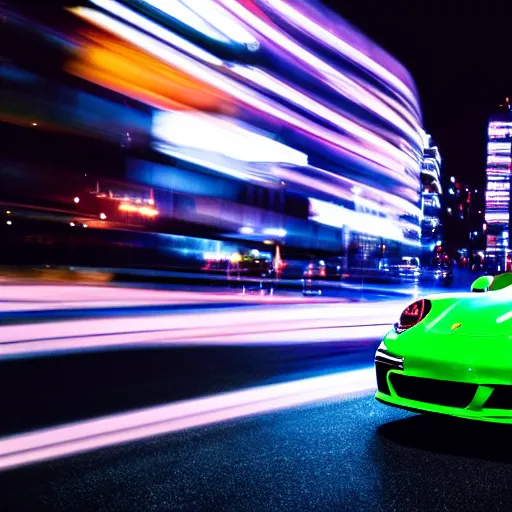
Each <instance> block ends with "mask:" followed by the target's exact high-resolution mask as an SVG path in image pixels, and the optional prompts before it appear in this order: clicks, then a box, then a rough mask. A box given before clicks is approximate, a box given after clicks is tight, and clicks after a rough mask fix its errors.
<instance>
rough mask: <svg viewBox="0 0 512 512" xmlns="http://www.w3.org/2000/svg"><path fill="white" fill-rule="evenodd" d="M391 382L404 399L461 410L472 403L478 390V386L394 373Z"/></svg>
mask: <svg viewBox="0 0 512 512" xmlns="http://www.w3.org/2000/svg"><path fill="white" fill-rule="evenodd" d="M390 382H391V385H392V386H393V388H394V390H395V392H396V394H397V395H398V396H400V397H402V398H407V399H408V400H416V401H419V402H427V403H430V404H436V405H445V406H449V407H460V408H464V407H467V406H468V405H469V404H470V403H471V400H473V397H474V396H475V393H476V390H477V388H478V386H477V385H476V384H466V383H462V382H451V381H446V380H437V379H426V378H423V377H410V376H407V375H401V374H399V373H392V374H391V375H390Z"/></svg>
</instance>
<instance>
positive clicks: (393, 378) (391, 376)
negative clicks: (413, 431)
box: [375, 348, 512, 423]
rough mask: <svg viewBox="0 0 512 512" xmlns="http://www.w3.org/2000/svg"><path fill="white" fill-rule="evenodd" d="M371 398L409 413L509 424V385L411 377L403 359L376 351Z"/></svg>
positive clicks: (511, 401)
mask: <svg viewBox="0 0 512 512" xmlns="http://www.w3.org/2000/svg"><path fill="white" fill-rule="evenodd" d="M375 368H376V374H377V388H378V389H377V392H376V394H375V398H376V399H377V400H378V401H380V402H382V403H384V404H387V405H391V406H394V407H399V408H402V409H406V410H409V411H413V412H420V413H421V412H428V413H437V414H445V415H449V416H454V417H458V418H464V419H472V420H480V421H488V422H495V423H512V385H503V384H478V383H472V382H456V381H451V380H440V379H435V378H427V377H426V376H421V377H418V376H415V375H412V374H410V373H409V372H407V365H405V369H404V359H403V358H400V357H397V356H395V355H393V354H390V353H389V352H387V351H386V350H382V349H381V348H379V350H378V351H377V353H376V355H375Z"/></svg>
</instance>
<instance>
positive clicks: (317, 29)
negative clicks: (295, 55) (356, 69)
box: [262, 0, 419, 127]
mask: <svg viewBox="0 0 512 512" xmlns="http://www.w3.org/2000/svg"><path fill="white" fill-rule="evenodd" d="M262 1H263V2H264V3H265V5H267V6H268V7H269V8H271V9H272V10H275V11H277V12H280V13H282V14H283V15H284V16H287V17H289V18H290V19H291V20H293V22H295V23H297V24H298V25H299V26H301V27H302V28H305V29H307V30H308V31H309V32H311V33H312V34H314V35H315V37H317V39H318V40H319V41H320V42H322V43H323V44H327V45H329V46H331V47H333V48H335V49H336V50H338V51H339V52H340V53H342V54H343V55H345V56H346V57H348V58H349V59H351V60H352V61H353V62H355V63H357V64H361V65H363V66H366V67H367V68H368V69H371V70H372V71H373V72H374V73H375V74H376V75H378V76H380V77H381V78H382V79H384V80H385V81H386V82H388V83H389V84H390V85H393V86H395V87H396V88H397V89H399V90H400V92H401V93H402V94H403V95H404V96H406V97H407V99H408V100H409V101H410V102H411V104H412V105H414V106H415V107H416V109H417V110H418V111H419V105H418V101H417V99H416V97H415V95H414V94H413V93H412V92H411V90H410V88H409V87H407V86H406V85H405V84H404V83H403V82H402V81H401V80H400V79H399V78H397V77H396V76H395V75H393V74H392V73H390V72H389V71H388V70H387V69H386V68H384V67H383V66H381V65H380V64H379V63H378V62H375V61H374V60H373V59H371V58H370V57H368V56H367V55H365V54H364V53H363V52H361V51H360V50H358V49H357V48H354V47H353V46H351V45H350V44H348V43H347V42H346V41H344V40H343V39H341V38H340V37H336V35H334V34H333V33H332V32H331V31H329V30H326V29H325V28H324V27H321V26H320V25H318V24H317V23H315V22H314V21H313V20H311V19H309V18H308V17H306V16H305V15H304V14H302V13H300V12H299V11H297V10H296V9H294V8H293V7H291V6H290V5H288V4H287V3H286V2H283V1H282V0H262ZM418 127H419V125H418Z"/></svg>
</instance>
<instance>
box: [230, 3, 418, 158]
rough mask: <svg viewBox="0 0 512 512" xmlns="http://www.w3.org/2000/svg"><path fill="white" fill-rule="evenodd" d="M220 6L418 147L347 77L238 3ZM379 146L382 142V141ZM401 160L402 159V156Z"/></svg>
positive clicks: (398, 123) (402, 126) (404, 126)
mask: <svg viewBox="0 0 512 512" xmlns="http://www.w3.org/2000/svg"><path fill="white" fill-rule="evenodd" d="M220 2H221V3H223V4H224V5H226V7H228V8H229V9H231V10H232V11H233V12H234V13H236V14H237V15H238V16H239V17H240V19H243V20H246V21H247V22H248V23H250V24H251V26H253V27H255V28H256V29H257V30H258V31H259V32H261V33H262V34H264V35H265V37H267V38H268V39H269V40H271V41H273V42H274V43H276V44H279V45H280V46H281V47H282V48H284V49H286V50H287V51H289V52H290V53H291V54H292V55H293V56H295V57H297V58H299V59H301V60H302V61H303V62H304V64H306V65H308V66H311V67H312V68H313V69H315V70H316V71H321V72H322V75H323V78H324V80H325V81H326V82H327V83H330V84H331V86H332V87H334V88H335V89H336V90H337V91H338V92H340V93H341V94H343V95H344V96H347V97H349V98H351V97H352V98H354V100H355V102H356V103H358V104H361V105H364V106H365V107H366V108H368V109H370V110H372V111H373V112H375V113H377V114H378V115H380V116H381V117H382V118H383V119H388V120H389V121H391V122H392V123H394V124H395V125H396V126H398V127H399V128H400V129H402V130H403V131H404V132H405V133H407V134H413V136H415V137H416V143H417V144H418V146H419V145H420V139H419V138H418V136H417V134H414V132H413V131H412V129H411V127H410V126H408V125H407V124H406V123H404V121H403V120H402V119H400V117H399V116H397V114H396V113H395V112H393V111H392V110H391V109H390V108H388V107H387V105H386V104H385V103H383V102H381V101H380V100H378V99H377V98H375V97H374V96H373V95H371V94H369V93H368V92H367V91H366V90H364V89H363V88H362V87H360V86H358V85H357V84H356V83H355V82H351V81H350V80H348V79H347V77H346V76H345V75H343V74H341V73H339V72H338V71H337V70H336V69H334V68H333V67H332V66H329V65H328V64H327V63H326V62H325V61H323V60H321V59H319V58H317V57H315V56H314V55H313V54H312V53H310V52H308V51H306V50H305V49H304V48H302V47H301V46H299V45H298V44H296V43H294V42H293V41H292V40H291V39H290V38H287V37H286V36H284V35H283V33H282V32H279V31H278V30H275V29H273V28H272V27H271V26H270V25H268V24H267V23H265V22H264V21H263V20H261V19H260V18H258V17H257V16H255V15H254V14H252V13H251V12H250V11H248V10H247V9H244V7H243V6H241V5H240V4H239V3H237V2H235V1H234V0H220ZM381 142H384V141H383V140H382V141H381ZM402 156H403V155H402Z"/></svg>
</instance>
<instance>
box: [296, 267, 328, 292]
mask: <svg viewBox="0 0 512 512" xmlns="http://www.w3.org/2000/svg"><path fill="white" fill-rule="evenodd" d="M326 278H327V266H326V265H325V261H324V260H313V261H310V262H309V263H308V265H307V267H306V268H305V269H304V273H303V277H302V293H303V294H304V295H311V294H315V295H322V288H321V285H320V281H323V280H325V279H326Z"/></svg>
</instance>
